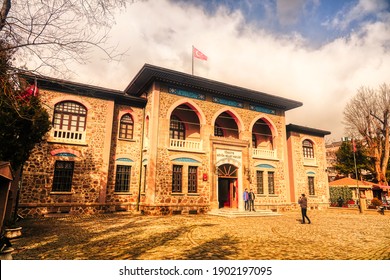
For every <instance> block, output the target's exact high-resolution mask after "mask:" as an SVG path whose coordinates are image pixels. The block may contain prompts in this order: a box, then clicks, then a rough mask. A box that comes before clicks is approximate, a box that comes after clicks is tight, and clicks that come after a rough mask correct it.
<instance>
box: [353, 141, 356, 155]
mask: <svg viewBox="0 0 390 280" xmlns="http://www.w3.org/2000/svg"><path fill="white" fill-rule="evenodd" d="M352 150H353V152H354V153H356V144H355V139H353V138H352Z"/></svg>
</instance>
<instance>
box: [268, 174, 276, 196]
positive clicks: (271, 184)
mask: <svg viewBox="0 0 390 280" xmlns="http://www.w3.org/2000/svg"><path fill="white" fill-rule="evenodd" d="M268 194H275V173H274V172H268Z"/></svg>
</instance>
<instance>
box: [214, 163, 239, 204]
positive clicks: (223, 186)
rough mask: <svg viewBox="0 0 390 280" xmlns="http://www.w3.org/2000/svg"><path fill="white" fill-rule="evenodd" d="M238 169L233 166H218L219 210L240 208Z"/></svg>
mask: <svg viewBox="0 0 390 280" xmlns="http://www.w3.org/2000/svg"><path fill="white" fill-rule="evenodd" d="M237 170H238V168H237V167H236V166H234V165H232V164H223V165H220V166H218V205H219V208H224V207H225V208H237V207H238V186H237Z"/></svg>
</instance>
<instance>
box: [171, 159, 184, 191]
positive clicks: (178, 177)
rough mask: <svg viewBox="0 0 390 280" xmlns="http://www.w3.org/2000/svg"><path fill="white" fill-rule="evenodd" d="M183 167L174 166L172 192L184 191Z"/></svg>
mask: <svg viewBox="0 0 390 280" xmlns="http://www.w3.org/2000/svg"><path fill="white" fill-rule="evenodd" d="M182 178H183V166H181V165H174V166H173V173H172V192H173V193H177V192H181V190H182Z"/></svg>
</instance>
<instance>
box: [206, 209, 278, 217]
mask: <svg viewBox="0 0 390 280" xmlns="http://www.w3.org/2000/svg"><path fill="white" fill-rule="evenodd" d="M207 214H209V215H214V216H223V217H229V218H234V217H269V216H281V215H282V214H279V213H277V212H274V211H272V210H269V209H268V210H256V211H241V210H238V209H228V208H221V209H213V210H211V211H209V212H208V213H207Z"/></svg>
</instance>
